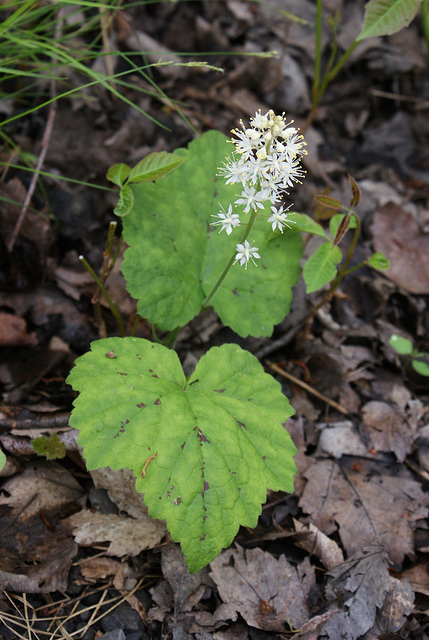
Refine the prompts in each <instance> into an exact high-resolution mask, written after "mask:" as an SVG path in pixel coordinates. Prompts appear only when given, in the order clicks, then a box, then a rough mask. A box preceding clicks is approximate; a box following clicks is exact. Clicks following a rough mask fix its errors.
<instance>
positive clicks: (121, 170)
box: [106, 163, 131, 187]
mask: <svg viewBox="0 0 429 640" xmlns="http://www.w3.org/2000/svg"><path fill="white" fill-rule="evenodd" d="M130 171H131V167H129V166H128V165H127V164H123V163H121V164H114V165H113V166H111V167H109V169H108V170H107V173H106V178H107V179H108V180H109V181H110V182H113V184H116V185H117V186H118V187H122V185H123V184H124V182H125V180H126V179H127V178H128V176H129V174H130Z"/></svg>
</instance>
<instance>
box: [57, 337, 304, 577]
mask: <svg viewBox="0 0 429 640" xmlns="http://www.w3.org/2000/svg"><path fill="white" fill-rule="evenodd" d="M68 382H69V383H70V384H71V385H72V386H73V388H74V389H75V390H79V391H80V395H79V396H78V398H77V399H76V400H75V403H74V404H75V408H74V410H73V412H72V416H71V418H70V424H71V425H72V426H73V427H76V428H77V429H79V430H80V435H79V444H80V445H81V446H82V447H83V448H84V456H85V458H86V461H87V466H88V468H89V469H96V468H99V467H106V466H109V467H110V468H112V469H120V468H129V469H132V470H133V471H134V474H135V476H136V478H137V482H136V488H137V490H138V491H140V492H143V493H144V494H145V498H144V499H145V503H146V504H147V506H148V507H149V514H150V515H151V517H153V518H158V519H165V520H166V521H167V527H168V529H169V531H170V532H171V536H172V539H173V540H174V541H176V542H180V543H181V546H182V550H183V552H184V553H185V555H186V560H187V563H188V567H189V570H190V571H191V572H195V571H198V570H199V569H201V568H202V567H203V566H205V565H206V564H207V563H208V562H210V561H211V560H213V558H215V557H216V555H217V554H218V553H219V552H220V551H221V549H222V548H223V547H226V546H228V545H229V544H230V543H231V542H232V540H233V538H234V536H235V535H236V533H237V531H238V528H239V526H240V525H244V526H248V527H254V526H255V525H256V523H257V519H258V515H259V514H260V512H261V503H262V502H263V501H264V500H265V498H266V489H267V488H270V489H273V490H274V491H279V490H282V491H292V490H293V476H294V473H295V471H296V468H295V464H294V462H293V455H294V453H295V451H296V450H295V447H294V445H293V443H292V440H291V438H290V436H289V434H288V433H287V431H286V430H285V429H284V427H283V425H282V422H284V421H285V420H286V419H287V418H288V416H290V415H291V414H292V413H293V409H292V408H291V406H290V404H289V402H288V400H287V398H286V397H285V396H284V395H283V393H282V391H281V387H280V384H279V383H278V382H277V381H276V380H274V378H273V377H272V376H270V375H268V374H266V373H265V372H264V370H263V368H262V366H261V364H260V363H259V361H258V360H257V359H256V358H255V357H254V356H252V355H251V354H250V353H249V352H247V351H243V350H242V349H241V348H240V347H238V346H237V345H234V344H227V345H223V346H222V347H214V348H212V349H210V351H208V352H207V353H206V354H205V355H204V356H203V357H202V358H201V360H200V362H199V363H198V365H197V367H196V369H195V372H194V374H193V375H192V376H191V377H190V379H189V380H186V378H185V375H184V373H183V371H182V368H181V365H180V362H179V359H178V357H177V355H176V353H175V352H174V351H170V350H169V349H167V348H166V347H164V346H162V345H159V344H152V343H150V342H148V341H147V340H144V339H142V338H107V339H104V340H98V341H96V342H94V343H93V344H92V345H91V351H90V352H88V353H86V354H85V355H84V356H82V357H80V358H79V359H78V360H77V362H76V366H75V368H74V369H73V370H72V372H71V374H70V376H69V378H68Z"/></svg>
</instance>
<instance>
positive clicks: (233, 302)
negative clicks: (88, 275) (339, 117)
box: [68, 111, 357, 572]
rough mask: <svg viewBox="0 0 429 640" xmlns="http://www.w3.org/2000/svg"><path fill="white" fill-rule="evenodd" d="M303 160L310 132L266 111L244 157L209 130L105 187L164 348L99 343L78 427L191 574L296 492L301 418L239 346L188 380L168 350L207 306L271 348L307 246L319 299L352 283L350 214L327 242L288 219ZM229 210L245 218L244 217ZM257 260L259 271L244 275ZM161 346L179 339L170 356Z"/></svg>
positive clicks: (133, 281) (131, 340)
mask: <svg viewBox="0 0 429 640" xmlns="http://www.w3.org/2000/svg"><path fill="white" fill-rule="evenodd" d="M303 145H304V141H303V139H302V137H301V136H300V135H299V133H298V131H297V130H296V129H294V128H293V127H291V126H289V125H287V123H286V120H285V119H284V117H283V116H276V115H275V114H274V113H273V112H272V111H269V112H268V113H267V114H265V115H262V114H261V113H257V114H256V115H255V117H254V118H253V119H252V122H251V127H250V128H249V129H245V128H244V127H243V128H242V130H241V131H240V130H239V131H235V151H234V152H231V145H230V144H229V141H228V140H227V139H226V138H225V136H223V135H222V134H221V133H219V132H217V131H210V132H207V133H205V134H204V135H202V136H201V137H200V138H198V139H196V140H194V141H193V142H191V143H190V145H189V147H188V149H178V150H177V151H176V152H175V153H174V154H166V153H161V154H151V155H150V156H148V157H147V158H145V159H144V160H142V161H141V162H140V163H138V165H137V166H135V167H133V168H130V167H128V166H127V165H125V164H120V165H114V166H113V167H111V169H110V170H109V172H108V177H109V179H110V180H112V181H113V182H114V183H115V184H117V185H118V186H119V187H120V197H119V203H118V206H117V207H116V209H115V211H116V213H117V214H120V215H122V216H124V217H123V234H124V238H125V240H126V242H127V244H128V249H127V250H126V252H125V255H124V259H123V263H122V271H123V273H124V275H125V277H126V280H127V288H128V290H129V292H130V293H131V294H132V295H133V296H134V297H135V298H136V300H137V309H138V313H139V314H140V315H141V316H142V317H145V318H146V319H147V320H148V321H149V322H150V323H152V326H153V331H154V339H155V341H154V342H149V341H148V340H145V339H142V338H135V337H124V338H116V337H113V338H105V339H101V340H97V341H95V342H94V343H92V345H91V351H90V352H89V353H86V354H85V355H83V356H82V357H81V358H79V359H78V360H77V362H76V366H75V368H74V369H73V371H72V372H71V374H70V376H69V379H68V381H69V382H70V384H71V385H72V386H73V388H74V389H75V390H77V391H79V392H80V393H79V395H78V397H77V398H76V400H75V403H74V404H75V407H74V410H73V412H72V416H71V419H70V423H71V424H72V426H74V427H76V428H77V429H78V430H79V431H80V435H79V443H80V445H81V446H82V447H83V449H84V455H85V458H86V462H87V465H88V468H89V469H95V468H99V467H104V466H109V467H111V468H112V469H120V468H129V469H132V470H133V472H134V474H135V477H136V489H137V491H141V492H143V493H144V494H145V503H146V504H147V506H148V508H149V514H150V516H152V517H154V518H160V519H165V520H166V522H167V526H168V529H169V531H170V533H171V537H172V539H173V540H174V541H177V542H180V543H181V546H182V550H183V552H184V553H185V556H186V561H187V563H188V567H189V570H190V571H191V572H194V571H197V570H198V569H200V568H202V567H203V566H205V565H206V564H207V563H208V562H210V561H211V560H212V559H213V558H214V557H215V556H216V555H217V554H218V553H219V552H220V551H221V549H222V548H223V547H225V546H228V545H229V544H230V543H231V541H232V540H233V538H234V536H235V534H236V533H237V531H238V528H239V526H240V525H244V526H249V527H253V526H255V525H256V522H257V519H258V516H259V514H260V512H261V504H262V502H263V501H264V500H265V496H266V490H267V488H269V489H272V490H275V491H279V490H282V491H288V492H290V491H292V490H293V477H294V473H295V470H296V468H295V464H294V462H293V455H294V453H295V447H294V445H293V443H292V441H291V438H290V436H289V434H288V433H287V431H286V430H285V428H284V426H283V423H284V422H285V421H286V419H287V418H288V417H289V416H290V415H292V414H293V409H292V407H291V406H290V404H289V402H288V400H287V398H286V397H285V395H284V394H283V393H282V390H281V387H280V384H279V383H278V382H277V381H276V380H274V378H272V376H270V375H269V374H267V373H265V372H264V370H263V368H262V366H261V364H260V363H259V361H258V360H257V359H256V358H255V357H254V356H253V355H252V354H250V353H249V352H247V351H245V350H243V349H241V348H240V347H239V346H237V345H236V344H225V345H223V346H222V347H212V348H211V349H209V350H208V351H207V352H206V353H205V355H204V356H203V357H202V358H201V360H200V361H199V362H198V364H197V366H196V368H195V371H194V373H193V374H192V375H191V376H190V377H186V376H185V374H184V372H183V370H182V367H181V364H180V361H179V359H178V357H177V355H176V353H175V352H174V351H172V350H171V349H170V348H168V347H169V346H172V345H173V344H174V340H175V338H176V336H177V334H178V331H179V329H180V327H182V326H184V325H186V324H187V323H188V322H189V321H190V320H192V319H193V318H194V316H195V315H197V314H198V313H199V312H200V311H201V310H202V309H206V308H208V307H210V306H211V307H212V308H213V309H214V310H215V312H216V313H217V314H218V316H219V318H220V320H221V321H222V322H223V323H224V324H225V325H227V326H229V327H231V328H232V329H233V330H234V331H235V332H236V333H238V334H239V335H240V336H243V337H245V336H248V335H252V336H256V337H257V336H269V335H271V333H272V331H273V327H274V325H275V324H277V323H279V322H281V321H282V320H283V319H284V317H285V316H286V315H287V313H288V312H289V309H290V305H291V299H292V287H293V286H294V285H295V284H296V282H297V280H298V277H299V275H300V272H301V270H300V261H301V259H302V246H303V243H302V237H301V232H303V231H304V232H306V233H314V234H317V235H319V236H321V237H322V239H323V244H322V246H321V249H322V251H319V250H318V251H316V253H315V254H314V255H315V256H316V258H317V259H315V260H313V263H312V264H310V268H309V269H307V270H306V272H305V273H304V275H305V279H306V282H307V288H308V290H315V289H316V288H318V287H321V286H323V285H325V284H326V283H328V282H330V281H331V280H332V279H333V278H336V280H334V282H335V283H336V285H335V286H337V281H338V282H339V279H341V277H343V275H344V274H345V273H346V272H347V271H346V269H344V270H343V271H340V272H339V274H340V278H339V279H338V276H337V264H338V263H339V262H340V260H341V251H340V250H339V248H338V246H337V244H338V242H339V240H340V235H341V237H342V236H343V235H344V233H345V232H346V230H347V228H348V226H349V225H350V218H351V217H352V216H355V214H354V212H353V213H351V212H350V210H348V209H347V208H346V210H347V213H346V214H345V215H340V214H337V216H339V218H340V220H338V219H337V221H336V222H335V223H333V224H332V225H331V233H332V238H330V237H329V235H328V234H327V233H326V231H325V230H324V229H323V228H322V227H321V226H320V225H319V224H318V223H316V222H315V221H314V220H312V219H311V218H310V217H308V216H306V215H304V214H298V213H286V211H284V209H283V205H282V198H283V196H284V195H285V194H286V193H287V190H288V189H289V188H290V187H291V186H292V185H293V184H294V183H295V182H299V180H300V178H301V177H302V175H303V173H302V169H301V168H300V165H299V161H300V157H301V156H302V154H303V153H304V147H303ZM225 158H227V160H226V161H225ZM222 163H224V164H223V168H222V169H221V170H220V172H219V169H218V167H219V166H221V165H222ZM173 169H174V170H173ZM167 174H168V175H167ZM160 177H162V180H158V178H160ZM237 184H240V185H241V188H242V193H241V195H239V197H237V193H236V188H237ZM219 203H220V206H221V213H216V211H217V212H218V211H219ZM232 203H234V204H235V205H236V210H237V207H238V208H239V209H238V210H240V208H243V209H244V211H243V212H242V213H241V214H239V213H233V204H232ZM325 204H326V203H325ZM330 204H331V205H332V206H333V207H334V209H336V210H337V209H338V208H339V207H341V203H338V201H333V200H332V201H331V202H330ZM356 204H357V196H356V194H354V196H353V205H352V206H355V205H356ZM338 205H339V206H338ZM213 216H215V217H217V220H216V221H215V222H214V223H213ZM246 216H247V218H246ZM341 221H343V222H341ZM242 223H243V225H244V224H245V228H244V232H243V233H242V234H241V236H240V237H238V240H239V242H237V238H235V237H234V236H235V235H236V233H238V232H239V230H237V229H236V227H239V225H241V224H242ZM218 224H219V225H220V226H221V231H222V230H225V231H226V233H225V234H220V233H217V228H216V227H217V226H218ZM340 227H341V234H340V235H339V232H338V229H339V228H340ZM250 233H251V236H252V242H249V241H248V237H249V234H250ZM110 244H111V243H110ZM109 246H110V245H109ZM256 247H258V248H256ZM318 252H319V253H318ZM117 253H118V251H116V252H115V256H114V258H113V259H116V255H117ZM107 254H109V252H107ZM107 254H106V255H107ZM313 257H314V256H312V257H311V258H313ZM311 258H310V259H309V260H308V262H307V265H308V263H311ZM256 260H258V263H257V264H258V268H256V267H255V266H254V265H252V266H250V267H249V268H248V269H246V268H245V269H243V268H241V267H242V266H245V267H248V266H249V263H252V262H255V261H256ZM347 260H349V256H348V257H347V258H346V262H347ZM237 263H240V264H237ZM347 264H348V263H347ZM347 264H346V266H347ZM307 265H306V266H307ZM105 267H106V270H105V274H106V273H107V272H108V270H109V268H110V266H109V264H106V265H105ZM103 282H104V277H103V278H102V279H101V281H100V284H99V286H100V287H101V286H104V285H103ZM316 285H317V286H316ZM100 290H102V289H101V288H100ZM113 310H114V312H115V313H116V311H117V310H116V309H113ZM160 331H162V332H169V333H167V335H166V336H165V337H164V338H163V342H164V343H163V344H162V343H161V340H160V339H159V338H158V337H157V333H159V332H160Z"/></svg>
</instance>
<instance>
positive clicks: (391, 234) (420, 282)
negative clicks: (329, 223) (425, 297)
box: [371, 202, 429, 294]
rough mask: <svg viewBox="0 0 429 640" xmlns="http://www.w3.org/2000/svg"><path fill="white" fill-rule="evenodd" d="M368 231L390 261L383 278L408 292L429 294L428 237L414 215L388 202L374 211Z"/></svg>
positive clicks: (377, 249) (376, 247) (375, 244)
mask: <svg viewBox="0 0 429 640" xmlns="http://www.w3.org/2000/svg"><path fill="white" fill-rule="evenodd" d="M371 232H372V235H373V240H374V248H375V250H376V251H381V252H382V253H384V255H385V256H386V257H387V258H388V259H389V260H390V267H389V269H387V271H385V272H384V273H385V275H387V277H388V278H391V280H393V281H394V282H396V283H397V284H399V285H400V286H401V287H403V288H404V289H405V290H406V291H409V292H410V293H420V294H427V293H429V234H427V233H423V232H422V230H421V228H420V226H419V224H418V222H417V220H416V219H415V217H414V216H413V214H412V213H411V212H410V211H406V210H405V209H403V208H402V207H400V206H399V205H397V204H394V203H392V202H389V203H388V204H385V205H384V206H383V207H381V209H379V210H378V211H377V212H376V214H375V216H374V222H373V225H372V227H371Z"/></svg>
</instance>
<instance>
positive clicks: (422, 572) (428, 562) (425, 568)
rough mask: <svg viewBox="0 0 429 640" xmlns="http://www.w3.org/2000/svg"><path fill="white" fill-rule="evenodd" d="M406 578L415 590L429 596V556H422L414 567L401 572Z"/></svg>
mask: <svg viewBox="0 0 429 640" xmlns="http://www.w3.org/2000/svg"><path fill="white" fill-rule="evenodd" d="M401 577H402V578H406V579H407V580H408V581H409V583H410V586H411V588H412V590H413V591H417V592H418V593H423V594H424V595H425V596H429V558H428V557H427V556H426V557H424V558H422V559H421V560H420V561H419V562H418V563H417V564H416V565H415V566H414V567H411V569H407V570H406V571H403V572H402V573H401Z"/></svg>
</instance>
